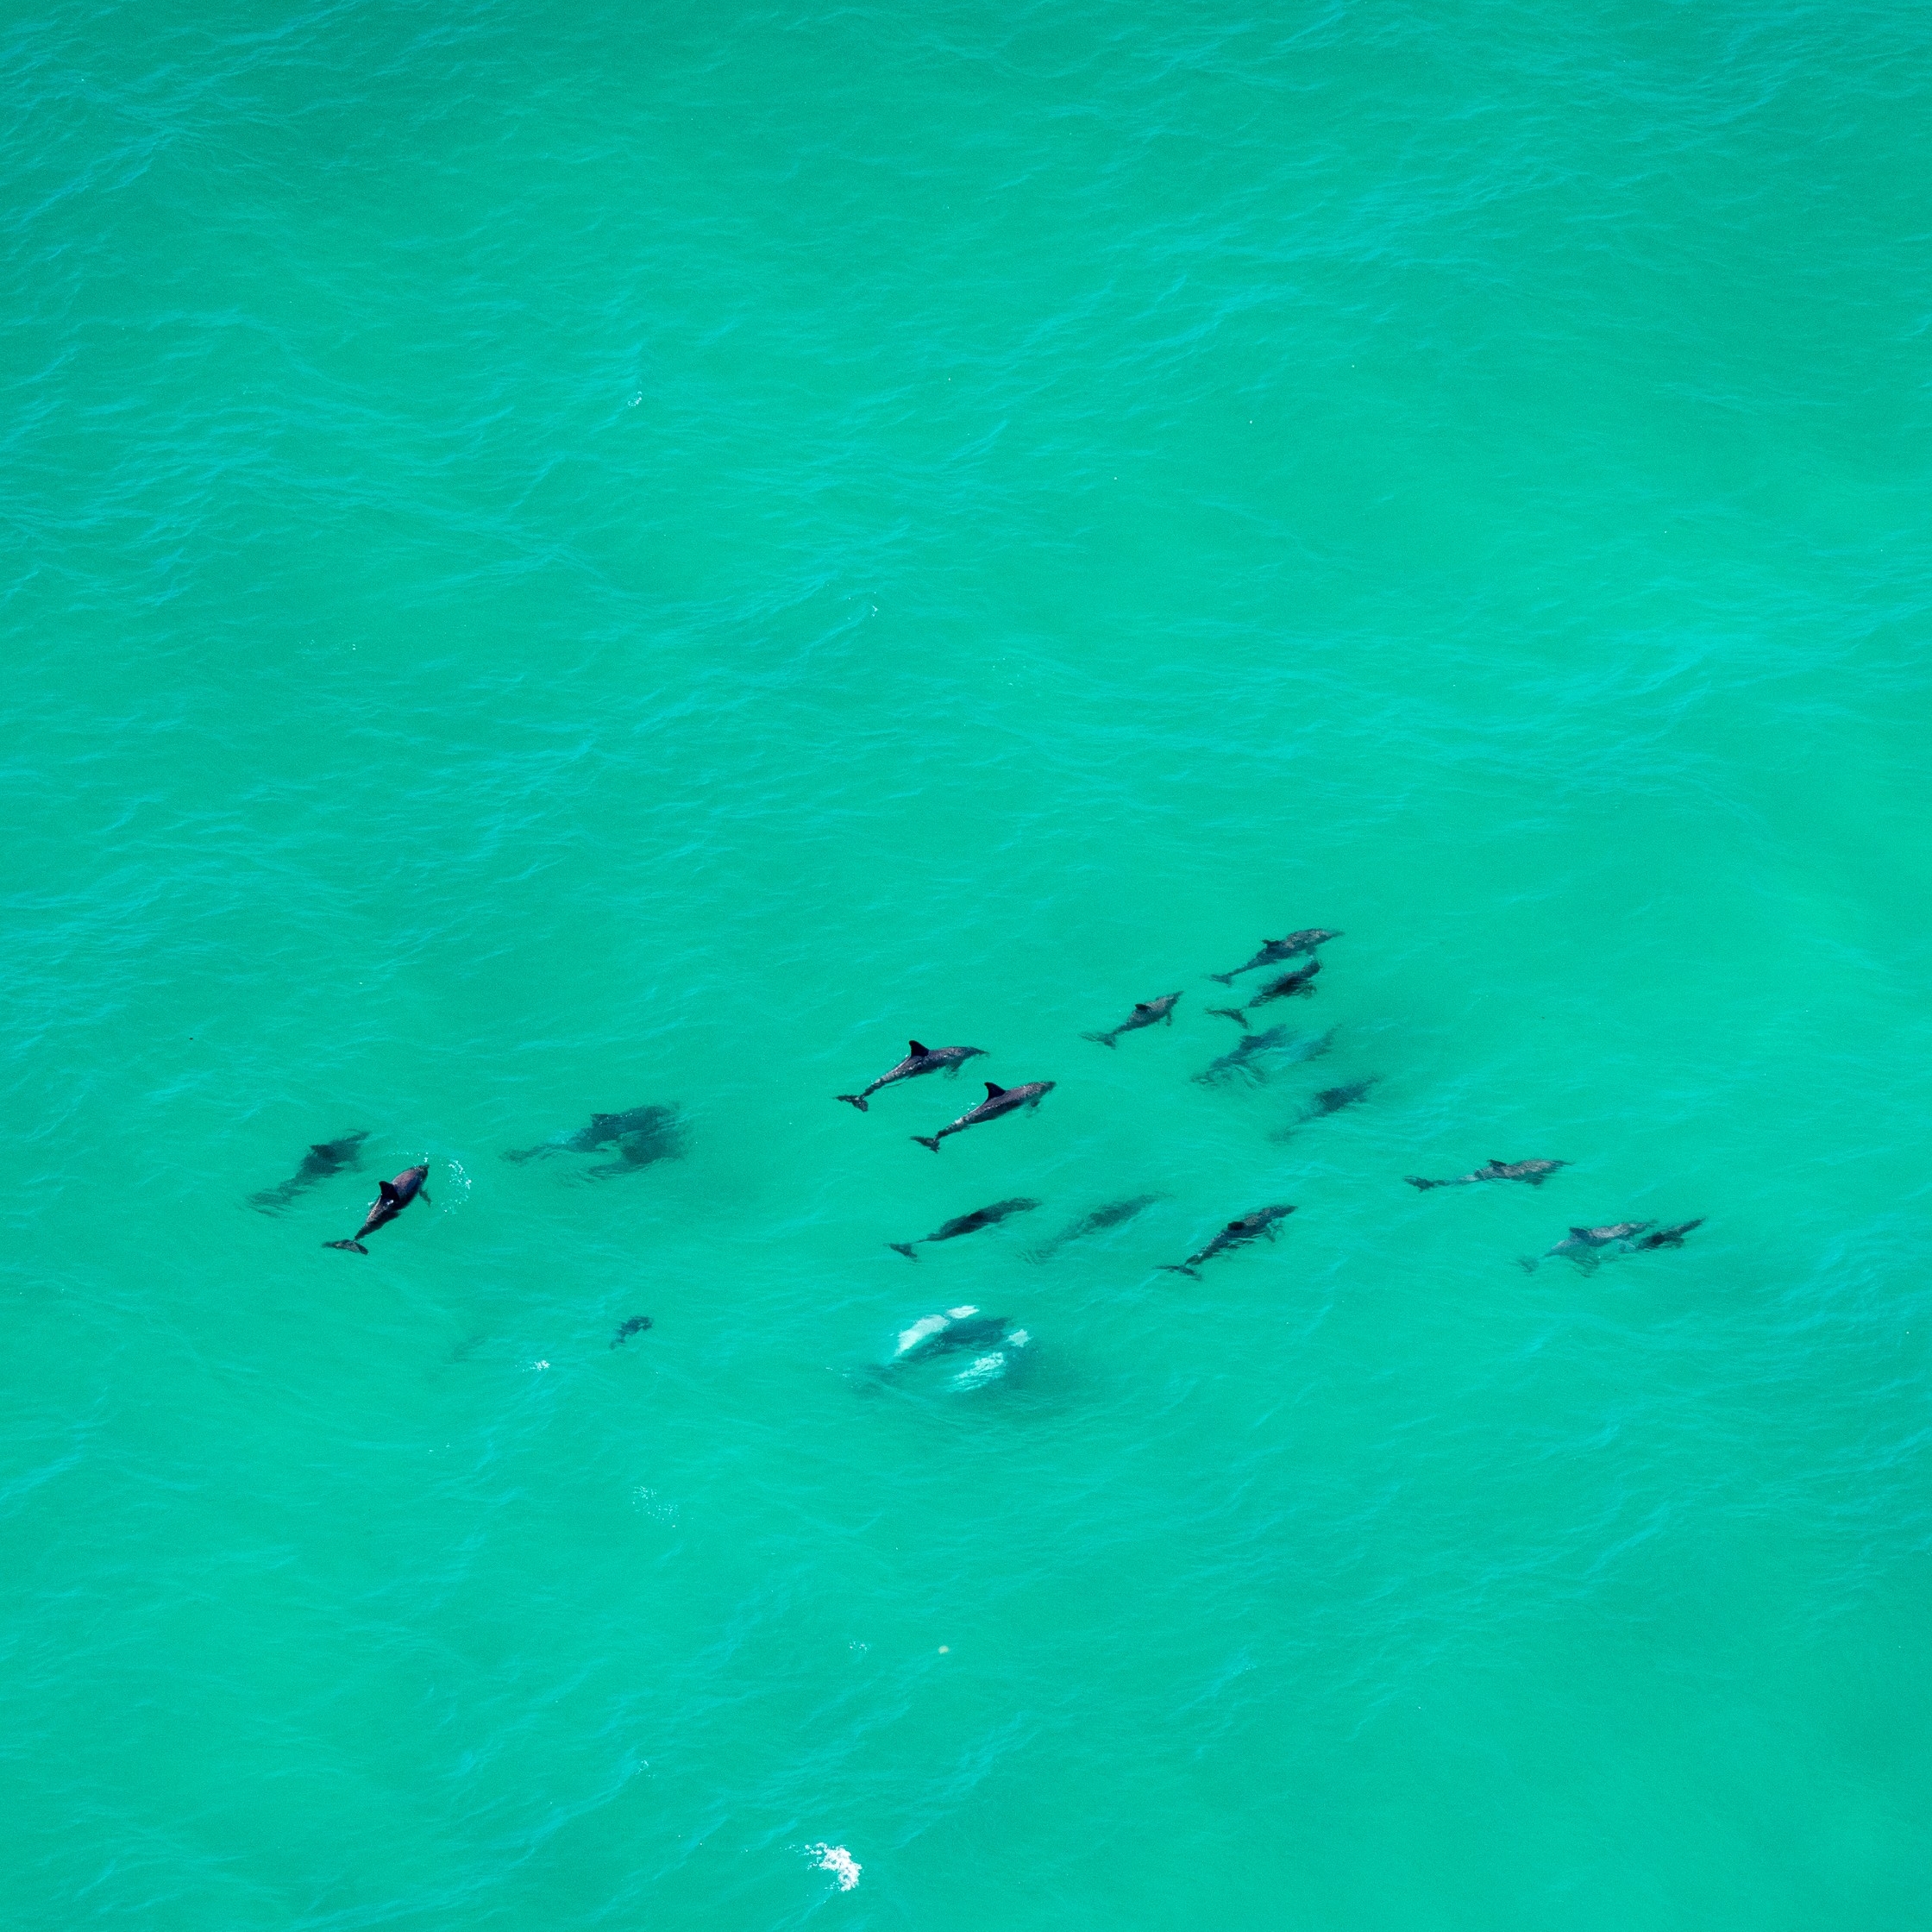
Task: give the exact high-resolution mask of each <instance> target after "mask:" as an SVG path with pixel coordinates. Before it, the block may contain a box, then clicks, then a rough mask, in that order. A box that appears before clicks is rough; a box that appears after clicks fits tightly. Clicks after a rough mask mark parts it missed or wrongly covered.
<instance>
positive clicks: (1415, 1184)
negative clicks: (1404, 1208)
mask: <svg viewBox="0 0 1932 1932" xmlns="http://www.w3.org/2000/svg"><path fill="white" fill-rule="evenodd" d="M1402 1179H1403V1180H1405V1181H1407V1182H1408V1184H1409V1186H1410V1187H1412V1188H1440V1187H1445V1186H1446V1185H1447V1183H1446V1182H1442V1181H1425V1180H1424V1179H1423V1178H1422V1176H1421V1175H1420V1174H1405V1175H1403V1176H1402Z"/></svg>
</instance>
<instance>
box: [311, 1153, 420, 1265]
mask: <svg viewBox="0 0 1932 1932" xmlns="http://www.w3.org/2000/svg"><path fill="white" fill-rule="evenodd" d="M429 1178H430V1166H429V1163H428V1162H427V1161H425V1162H424V1163H423V1165H422V1166H420V1167H405V1169H404V1170H403V1171H402V1172H401V1173H400V1174H398V1176H396V1178H395V1179H394V1180H393V1181H381V1182H377V1187H378V1189H379V1190H380V1191H379V1192H378V1193H377V1195H376V1197H375V1199H374V1200H373V1201H371V1202H370V1203H369V1218H368V1219H367V1220H366V1221H364V1222H363V1224H362V1225H361V1226H360V1227H359V1228H357V1229H356V1231H355V1232H354V1233H353V1234H352V1235H350V1236H349V1238H348V1240H346V1241H324V1242H323V1244H322V1245H323V1247H325V1248H353V1249H354V1251H356V1253H358V1254H367V1252H368V1250H367V1248H366V1247H364V1246H363V1245H362V1237H363V1236H364V1235H365V1234H373V1233H375V1231H376V1230H377V1229H378V1228H379V1227H386V1226H388V1225H389V1223H390V1222H391V1221H392V1220H395V1218H396V1217H397V1215H398V1214H401V1213H402V1211H403V1210H404V1208H406V1207H408V1206H409V1204H410V1202H411V1201H414V1200H415V1199H416V1197H417V1195H422V1196H423V1200H425V1201H427V1200H428V1199H429V1198H430V1196H429V1194H428V1192H427V1190H426V1189H424V1188H423V1182H425V1181H427V1180H428V1179H429Z"/></svg>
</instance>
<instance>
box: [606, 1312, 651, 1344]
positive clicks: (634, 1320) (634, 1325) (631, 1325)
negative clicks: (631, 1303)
mask: <svg viewBox="0 0 1932 1932" xmlns="http://www.w3.org/2000/svg"><path fill="white" fill-rule="evenodd" d="M648 1327H650V1317H649V1315H648V1314H634V1315H632V1316H631V1318H630V1320H628V1321H627V1322H625V1323H624V1326H623V1327H621V1328H620V1329H618V1332H617V1333H616V1334H615V1335H614V1336H613V1337H612V1340H611V1346H612V1348H622V1347H623V1346H624V1344H625V1343H626V1342H627V1341H629V1340H630V1338H631V1337H632V1336H633V1335H641V1334H642V1333H643V1332H644V1330H645V1329H647V1328H648Z"/></svg>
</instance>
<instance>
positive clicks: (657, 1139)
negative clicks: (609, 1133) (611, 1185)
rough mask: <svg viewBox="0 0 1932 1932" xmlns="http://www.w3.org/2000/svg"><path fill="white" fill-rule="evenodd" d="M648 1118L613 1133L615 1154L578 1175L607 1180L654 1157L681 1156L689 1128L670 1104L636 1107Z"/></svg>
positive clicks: (665, 1158) (634, 1171)
mask: <svg viewBox="0 0 1932 1932" xmlns="http://www.w3.org/2000/svg"><path fill="white" fill-rule="evenodd" d="M637 1111H638V1112H639V1113H645V1114H649V1116H650V1118H649V1120H645V1121H643V1123H642V1124H640V1125H639V1126H635V1127H632V1128H630V1130H629V1131H628V1132H624V1133H620V1134H619V1135H618V1137H617V1158H616V1159H615V1160H613V1161H605V1163H604V1164H602V1165H601V1166H599V1167H586V1169H585V1170H584V1171H583V1174H582V1175H581V1176H580V1178H581V1179H583V1180H586V1181H607V1180H610V1179H611V1178H612V1176H616V1175H619V1174H635V1173H637V1170H639V1169H640V1168H645V1167H649V1166H650V1165H651V1164H652V1163H653V1162H655V1161H674V1160H680V1159H681V1158H682V1157H683V1155H684V1150H685V1145H686V1144H687V1140H688V1139H689V1131H688V1129H687V1126H686V1125H685V1120H684V1116H683V1115H682V1114H681V1113H679V1112H678V1110H677V1109H676V1108H675V1107H640V1108H639V1109H638V1110H637Z"/></svg>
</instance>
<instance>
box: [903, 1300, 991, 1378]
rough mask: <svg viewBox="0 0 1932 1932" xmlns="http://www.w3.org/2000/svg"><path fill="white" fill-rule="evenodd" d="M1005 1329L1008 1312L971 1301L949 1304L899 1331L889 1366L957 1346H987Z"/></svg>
mask: <svg viewBox="0 0 1932 1932" xmlns="http://www.w3.org/2000/svg"><path fill="white" fill-rule="evenodd" d="M1006 1333H1007V1318H1006V1316H1005V1315H1003V1314H982V1312H981V1311H980V1310H979V1309H978V1308H974V1307H972V1306H971V1305H970V1304H968V1305H967V1306H966V1307H965V1308H948V1309H947V1310H946V1311H945V1313H944V1314H928V1315H922V1316H920V1318H919V1320H917V1321H915V1322H914V1323H913V1325H912V1327H909V1328H907V1329H905V1330H903V1331H902V1332H901V1333H900V1337H899V1344H898V1346H897V1347H895V1348H894V1350H893V1352H892V1360H891V1361H890V1362H889V1363H888V1364H887V1366H888V1368H895V1369H896V1368H900V1367H902V1366H904V1365H905V1364H906V1363H908V1362H925V1361H928V1360H930V1359H931V1358H932V1357H933V1356H935V1355H950V1353H951V1352H953V1350H955V1349H957V1348H984V1347H986V1346H988V1344H990V1343H994V1342H997V1341H1000V1340H1001V1339H1003V1338H1004V1337H1005V1335H1006Z"/></svg>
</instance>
